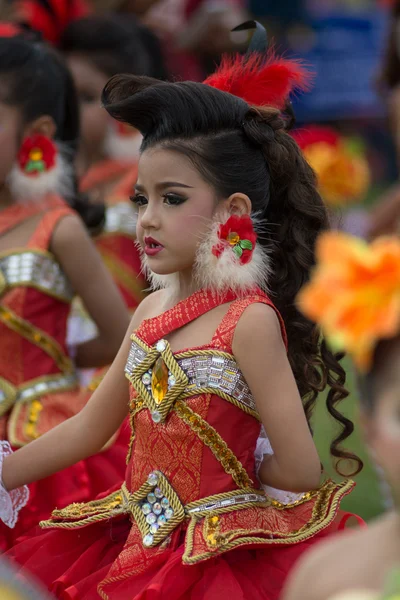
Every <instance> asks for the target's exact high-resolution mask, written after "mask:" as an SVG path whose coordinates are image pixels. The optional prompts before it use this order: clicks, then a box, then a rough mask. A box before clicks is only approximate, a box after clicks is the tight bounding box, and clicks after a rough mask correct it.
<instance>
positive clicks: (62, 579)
mask: <svg viewBox="0 0 400 600" xmlns="http://www.w3.org/2000/svg"><path fill="white" fill-rule="evenodd" d="M131 527H132V524H131V523H130V521H129V519H128V518H127V517H120V518H119V519H113V520H112V521H108V522H105V523H104V522H102V523H94V524H92V525H90V526H88V527H85V528H83V529H73V530H65V529H62V530H60V529H53V530H50V531H49V530H47V531H45V532H43V531H38V532H37V534H36V535H35V536H33V537H31V538H30V539H27V540H25V541H23V542H21V543H20V544H18V545H16V546H15V547H14V548H13V550H12V551H11V552H10V553H9V557H10V558H11V559H13V560H14V561H16V562H17V563H19V565H21V566H22V567H23V569H22V570H21V573H23V570H24V569H25V570H26V572H29V573H30V574H31V575H34V576H36V578H38V579H39V580H41V581H42V582H43V583H44V584H45V585H46V586H47V587H48V589H49V590H50V591H51V592H53V594H54V595H55V597H56V598H58V599H59V600H99V597H100V598H103V599H107V600H189V599H190V600H204V598H207V600H220V599H221V598H229V600H245V599H248V600H250V599H251V600H277V599H278V598H279V595H280V593H281V590H282V587H283V584H284V582H285V579H286V577H287V575H288V573H289V571H290V569H291V568H292V567H293V565H294V563H295V562H296V561H297V559H298V558H299V557H300V555H301V554H302V553H303V552H304V551H305V550H306V549H307V548H309V547H310V546H311V545H312V544H315V543H316V542H317V541H319V540H321V539H322V538H324V537H326V535H328V534H329V533H332V532H333V531H334V530H337V529H338V526H337V524H333V525H331V526H329V527H328V528H327V529H325V530H324V531H323V532H321V533H320V534H318V535H316V536H315V537H313V538H311V539H310V540H308V541H305V542H302V543H300V544H295V545H292V546H286V547H285V546H268V547H266V548H259V547H258V548H257V549H252V548H244V549H235V550H231V551H230V552H226V553H225V554H222V555H219V556H218V557H216V558H211V559H209V560H206V561H203V562H199V563H196V564H194V565H185V564H183V563H182V555H183V535H184V531H183V529H181V530H176V531H175V532H174V533H173V535H172V536H171V541H170V543H169V545H168V546H167V547H166V548H165V550H164V551H162V552H160V553H157V554H155V555H153V557H152V558H148V557H147V558H146V559H145V560H146V567H145V568H143V566H141V567H140V568H139V569H137V571H138V574H136V575H131V576H129V577H127V578H124V579H123V580H122V581H118V577H115V578H114V579H109V580H108V583H107V585H106V586H104V589H103V591H102V592H101V593H100V594H99V593H98V585H99V583H100V582H101V581H103V580H104V579H106V578H107V573H108V571H109V569H110V567H111V565H112V564H113V563H114V562H115V561H118V556H119V554H120V553H121V551H122V549H123V547H124V544H125V542H126V540H127V537H128V534H129V531H130V528H131ZM138 543H141V540H138ZM136 550H137V551H136ZM140 552H142V551H141V549H135V551H134V555H135V560H132V565H129V570H131V569H130V567H132V571H134V570H135V565H138V562H137V558H138V556H140ZM145 552H146V551H145V550H143V554H142V556H144V553H145Z"/></svg>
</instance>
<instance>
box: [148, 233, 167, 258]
mask: <svg viewBox="0 0 400 600" xmlns="http://www.w3.org/2000/svg"><path fill="white" fill-rule="evenodd" d="M163 248H164V246H163V245H162V244H160V243H159V242H157V240H155V239H154V238H152V237H145V238H144V253H145V254H146V255H147V256H155V255H156V254H158V253H159V252H161V250H163Z"/></svg>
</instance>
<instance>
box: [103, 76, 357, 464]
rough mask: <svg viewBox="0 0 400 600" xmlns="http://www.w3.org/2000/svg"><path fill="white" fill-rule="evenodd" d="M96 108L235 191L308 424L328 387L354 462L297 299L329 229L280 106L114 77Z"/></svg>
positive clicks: (325, 367)
mask: <svg viewBox="0 0 400 600" xmlns="http://www.w3.org/2000/svg"><path fill="white" fill-rule="evenodd" d="M102 100H103V104H104V106H105V108H106V109H107V111H108V112H109V114H110V115H111V116H113V117H114V118H115V119H117V120H120V121H123V122H126V123H129V124H130V125H132V126H133V127H135V128H136V129H138V130H139V131H140V132H141V133H142V135H143V144H142V151H143V152H144V151H146V150H147V149H148V148H153V147H155V146H157V147H159V148H162V149H165V150H172V151H174V152H179V153H181V154H183V155H184V156H185V157H186V158H187V159H189V160H190V161H191V162H192V164H193V165H194V166H195V168H196V169H197V170H198V172H199V173H200V175H201V176H202V177H203V178H204V180H205V181H206V182H207V183H209V184H210V185H212V186H213V187H214V189H215V190H216V193H217V195H218V196H219V197H220V198H221V199H223V198H228V197H229V196H230V195H232V194H234V193H237V192H241V193H243V194H246V195H247V196H248V197H249V198H250V200H251V203H252V213H254V214H255V215H257V218H258V221H261V223H262V225H263V231H261V232H260V233H259V237H258V241H259V243H260V244H261V245H262V246H263V247H264V248H265V249H266V251H267V253H268V255H269V257H270V261H271V265H272V273H271V274H269V276H268V293H269V295H270V296H271V297H272V299H273V301H274V303H275V305H276V306H277V308H278V310H279V311H280V312H281V314H282V316H283V319H284V321H285V325H286V329H287V334H288V341H289V360H290V364H291V367H292V369H293V372H294V376H295V378H296V382H297V385H298V388H299V391H300V394H301V396H302V399H303V404H304V410H305V413H306V416H307V419H308V420H309V421H310V418H311V413H312V409H313V408H314V405H315V402H316V399H317V397H318V394H319V392H320V391H322V390H323V389H325V387H326V386H327V385H329V386H330V390H329V392H328V395H327V407H328V410H329V412H330V414H331V415H333V417H334V418H335V419H336V420H337V421H339V423H340V424H341V426H342V427H341V432H340V433H339V435H338V436H337V437H336V438H335V439H334V440H333V442H332V444H331V453H332V455H333V456H334V457H336V458H337V459H340V460H341V459H349V460H352V461H356V463H357V466H356V469H355V471H358V470H360V469H361V467H362V463H361V461H360V459H358V458H357V457H356V456H354V455H353V454H351V453H349V452H346V451H345V450H342V449H340V448H339V444H340V442H342V441H343V440H344V439H346V438H347V437H348V436H349V435H350V434H351V433H352V431H353V424H352V422H351V421H350V420H349V419H347V418H346V417H344V416H343V415H342V414H341V413H340V412H339V411H338V409H337V404H338V403H339V402H340V401H341V400H342V399H343V398H345V397H346V396H347V391H346V390H345V388H344V382H345V372H344V370H343V368H342V367H341V365H340V364H339V362H338V359H339V358H340V357H337V356H334V355H333V354H332V353H331V352H330V350H329V349H328V348H327V346H326V344H325V342H324V341H323V339H322V338H321V336H320V331H319V329H318V328H317V326H316V325H315V324H313V323H311V322H310V321H308V320H307V319H306V318H305V317H304V316H303V315H301V314H300V313H299V312H298V311H297V309H296V306H295V302H294V300H295V297H296V295H297V293H298V292H299V290H300V288H301V287H302V286H303V284H304V283H305V282H306V281H307V279H308V277H309V272H310V269H311V268H312V266H313V265H314V262H315V256H314V247H315V242H316V239H317V236H318V235H319V234H320V233H321V232H322V231H323V230H324V229H326V228H327V227H328V220H327V214H326V211H325V207H324V204H323V202H322V200H321V197H320V195H319V194H318V191H317V187H316V180H315V175H314V173H313V171H312V169H311V167H310V166H309V165H308V163H307V162H306V161H305V159H304V157H303V155H302V153H301V151H300V149H299V147H298V145H297V143H296V142H295V141H294V139H293V138H292V137H291V136H290V135H289V134H288V133H287V131H286V120H285V118H284V115H283V114H282V112H281V111H280V110H279V109H277V108H272V107H262V108H256V107H253V106H250V105H249V104H248V103H247V102H245V101H244V100H243V99H241V98H239V97H237V96H234V95H232V94H230V93H227V92H223V91H221V90H219V89H216V88H214V87H211V86H209V85H206V84H202V83H195V82H176V83H167V82H162V81H158V80H155V79H152V78H149V77H138V76H130V75H119V76H115V77H113V78H112V79H111V80H110V81H109V82H108V84H107V85H106V87H105V89H104V91H103V98H102Z"/></svg>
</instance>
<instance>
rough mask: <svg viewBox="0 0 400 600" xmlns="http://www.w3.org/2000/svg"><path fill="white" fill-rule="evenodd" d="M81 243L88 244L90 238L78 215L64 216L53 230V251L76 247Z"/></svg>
mask: <svg viewBox="0 0 400 600" xmlns="http://www.w3.org/2000/svg"><path fill="white" fill-rule="evenodd" d="M82 242H83V243H85V244H88V243H90V236H89V233H88V232H87V229H86V227H85V225H84V223H83V221H82V219H81V218H80V217H78V215H73V214H70V215H65V216H64V217H62V218H61V219H60V220H59V221H58V223H57V225H56V227H55V229H54V233H53V236H52V240H51V246H52V249H53V251H56V250H57V249H60V248H62V247H65V246H70V245H72V244H73V245H74V247H75V248H76V247H77V245H78V246H79V245H81V244H82Z"/></svg>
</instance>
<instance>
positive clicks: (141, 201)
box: [129, 194, 147, 208]
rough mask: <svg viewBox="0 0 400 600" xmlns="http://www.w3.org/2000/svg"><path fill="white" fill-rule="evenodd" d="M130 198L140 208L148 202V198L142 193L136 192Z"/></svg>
mask: <svg viewBox="0 0 400 600" xmlns="http://www.w3.org/2000/svg"><path fill="white" fill-rule="evenodd" d="M129 200H130V201H131V202H132V204H134V205H135V207H136V208H140V207H141V206H144V205H145V204H147V199H146V198H145V197H144V196H142V194H134V195H133V196H129Z"/></svg>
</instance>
